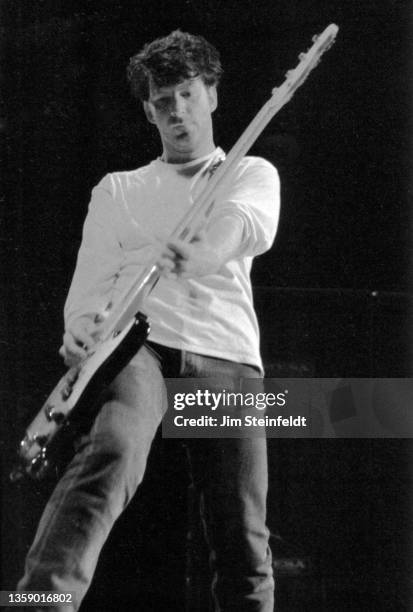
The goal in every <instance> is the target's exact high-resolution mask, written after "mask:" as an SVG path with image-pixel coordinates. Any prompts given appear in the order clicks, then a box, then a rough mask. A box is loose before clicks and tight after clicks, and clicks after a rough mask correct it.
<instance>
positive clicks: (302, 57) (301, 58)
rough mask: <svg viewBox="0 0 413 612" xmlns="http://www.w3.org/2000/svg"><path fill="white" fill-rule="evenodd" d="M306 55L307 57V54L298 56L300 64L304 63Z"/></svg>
mask: <svg viewBox="0 0 413 612" xmlns="http://www.w3.org/2000/svg"><path fill="white" fill-rule="evenodd" d="M306 55H307V54H306V53H300V55H299V56H298V59H299V60H300V62H302V61H303V59H304V58H305V56H306Z"/></svg>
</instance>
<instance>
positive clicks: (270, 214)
mask: <svg viewBox="0 0 413 612" xmlns="http://www.w3.org/2000/svg"><path fill="white" fill-rule="evenodd" d="M229 215H232V216H237V217H239V218H240V219H241V220H242V222H243V236H242V241H241V244H240V250H239V253H238V254H237V255H238V256H239V257H244V256H252V257H255V256H256V255H260V254H261V253H264V252H265V251H267V250H268V249H269V248H270V247H271V245H272V244H273V242H274V238H275V235H276V232H277V227H278V220H279V215H280V181H279V176H278V172H277V170H276V168H275V167H274V166H273V165H272V164H270V163H269V162H268V161H266V160H265V159H262V158H258V157H246V158H244V159H243V161H242V162H241V164H240V166H239V168H238V170H237V174H236V177H235V179H234V181H233V183H232V185H231V186H230V187H229V188H227V189H226V190H225V193H224V194H223V195H222V196H221V197H220V198H219V201H218V202H217V204H216V206H215V209H214V211H213V213H212V215H211V222H212V221H213V222H215V221H216V220H217V219H219V218H220V217H227V216H229Z"/></svg>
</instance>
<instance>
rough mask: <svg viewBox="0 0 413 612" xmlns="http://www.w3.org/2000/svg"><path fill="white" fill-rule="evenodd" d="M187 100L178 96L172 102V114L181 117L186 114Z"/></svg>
mask: <svg viewBox="0 0 413 612" xmlns="http://www.w3.org/2000/svg"><path fill="white" fill-rule="evenodd" d="M185 108H186V106H185V100H184V99H183V98H181V97H180V96H176V97H175V98H174V99H173V101H172V104H171V116H172V117H176V118H181V117H183V115H184V114H185Z"/></svg>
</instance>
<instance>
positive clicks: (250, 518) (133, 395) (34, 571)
mask: <svg viewBox="0 0 413 612" xmlns="http://www.w3.org/2000/svg"><path fill="white" fill-rule="evenodd" d="M188 376H189V377H195V378H203V377H210V376H213V377H214V378H215V377H218V381H219V382H218V384H219V385H220V386H221V389H222V388H226V389H227V390H230V389H235V388H236V385H237V382H238V381H239V379H240V378H242V377H248V378H252V377H259V374H258V372H257V371H256V370H255V369H254V368H252V367H250V366H247V365H243V364H236V363H233V362H229V361H225V360H222V359H216V358H211V357H205V356H201V355H197V354H194V353H190V352H186V351H177V350H174V349H168V348H166V347H160V346H159V345H148V346H144V347H142V348H141V350H140V351H139V352H138V353H137V354H136V355H135V357H134V358H133V359H132V360H131V362H130V363H129V364H128V365H127V366H126V367H125V368H124V369H123V370H122V372H121V373H120V374H119V375H118V376H117V378H116V379H115V380H114V382H113V383H112V385H111V388H110V394H109V397H108V398H107V400H106V401H105V404H104V405H103V406H102V409H101V410H100V412H99V415H98V416H97V418H96V421H95V423H94V425H93V428H92V430H91V431H90V434H89V435H87V436H84V437H83V438H82V439H81V440H80V441H79V444H78V448H77V452H76V455H75V456H74V458H73V460H72V461H71V463H70V464H69V466H68V468H67V470H66V472H65V473H64V475H63V476H62V478H61V480H60V481H59V483H58V484H57V486H56V488H55V490H54V492H53V494H52V496H51V498H50V500H49V502H48V504H47V505H46V508H45V511H44V513H43V516H42V518H41V520H40V523H39V527H38V530H37V534H36V537H35V539H34V542H33V544H32V547H31V549H30V551H29V553H28V555H27V558H26V565H25V574H24V576H23V578H22V579H21V580H20V582H19V584H18V590H23V591H31V590H44V591H58V592H67V591H73V592H74V602H73V605H72V606H69V607H65V608H64V609H65V610H68V611H70V612H71V611H73V610H77V609H78V608H79V607H80V604H81V601H82V599H83V597H84V596H85V594H86V591H87V589H88V587H89V585H90V583H91V581H92V578H93V574H94V571H95V567H96V564H97V561H98V557H99V553H100V551H101V549H102V547H103V544H104V543H105V540H106V538H107V537H108V535H109V532H110V530H111V528H112V526H113V524H114V522H115V520H116V519H117V518H118V516H119V515H120V514H121V512H122V511H123V510H124V508H125V507H126V505H127V504H128V502H129V501H130V499H131V498H132V496H133V495H134V493H135V491H136V489H137V487H138V485H139V484H140V482H141V481H142V478H143V475H144V472H145V467H146V462H147V458H148V454H149V450H150V447H151V444H152V441H153V438H154V436H155V433H156V430H157V428H158V426H159V424H160V422H161V420H162V417H163V414H164V412H165V410H166V408H167V398H166V389H165V383H164V380H163V379H164V377H188ZM187 442H188V448H189V451H190V458H191V466H192V470H193V479H194V482H195V484H196V486H197V487H198V489H199V492H200V497H201V506H202V511H203V522H204V525H205V533H206V538H207V541H208V544H209V546H210V551H211V555H210V560H211V566H212V569H213V571H214V575H215V578H214V584H213V596H214V601H215V605H216V610H217V611H218V610H219V611H220V612H235V611H236V612H244V611H245V612H247V611H257V612H258V611H259V612H273V607H274V603H273V588H274V584H273V577H272V568H271V553H270V550H269V547H268V530H267V528H266V524H265V517H266V494H267V451H266V440H265V438H255V439H238V438H237V439H200V440H195V439H193V440H189V441H187ZM39 609H41V608H39ZM59 609H60V610H62V608H52V607H47V608H45V610H48V611H49V612H53V610H56V611H57V610H59ZM30 610H31V611H32V612H33V610H34V608H30ZM194 612H196V611H194Z"/></svg>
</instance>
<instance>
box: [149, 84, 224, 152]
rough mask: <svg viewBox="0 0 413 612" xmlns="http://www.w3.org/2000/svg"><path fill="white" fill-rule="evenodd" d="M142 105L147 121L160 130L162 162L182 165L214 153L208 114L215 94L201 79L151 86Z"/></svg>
mask: <svg viewBox="0 0 413 612" xmlns="http://www.w3.org/2000/svg"><path fill="white" fill-rule="evenodd" d="M143 105H144V110H145V113H146V116H147V118H148V120H149V121H150V122H151V123H154V124H155V125H156V127H157V128H158V130H159V134H160V137H161V140H162V144H163V156H164V160H165V161H167V162H170V163H184V162H187V161H191V160H192V159H196V158H197V157H202V156H204V155H208V153H211V151H213V150H214V148H215V146H214V142H213V131H212V117H211V114H212V112H213V111H214V110H215V108H216V106H217V92H216V87H215V86H212V87H207V86H206V85H205V83H204V82H203V80H202V79H201V77H196V78H192V79H185V80H184V81H181V82H180V83H178V84H176V85H170V86H166V87H156V86H155V85H154V84H153V83H151V84H150V88H149V99H148V100H147V101H145V102H144V103H143Z"/></svg>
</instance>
